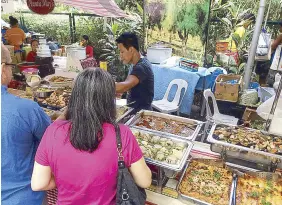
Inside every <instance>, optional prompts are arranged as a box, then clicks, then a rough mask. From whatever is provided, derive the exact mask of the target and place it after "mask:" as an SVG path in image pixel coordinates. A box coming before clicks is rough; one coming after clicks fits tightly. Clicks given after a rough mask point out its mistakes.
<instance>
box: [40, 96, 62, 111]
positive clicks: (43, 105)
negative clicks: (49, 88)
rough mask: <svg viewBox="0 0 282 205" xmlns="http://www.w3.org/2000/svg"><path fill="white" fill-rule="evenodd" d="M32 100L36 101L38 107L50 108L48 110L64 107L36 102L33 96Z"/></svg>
mask: <svg viewBox="0 0 282 205" xmlns="http://www.w3.org/2000/svg"><path fill="white" fill-rule="evenodd" d="M34 101H35V102H37V103H38V105H39V106H40V107H44V108H47V109H50V110H61V109H63V108H64V107H58V106H53V105H49V104H44V103H41V102H38V101H37V99H36V98H34Z"/></svg>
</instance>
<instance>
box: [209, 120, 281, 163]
mask: <svg viewBox="0 0 282 205" xmlns="http://www.w3.org/2000/svg"><path fill="white" fill-rule="evenodd" d="M218 126H221V127H224V126H228V127H235V126H234V125H228V124H213V126H212V128H211V130H210V133H209V135H208V139H207V141H208V142H210V143H211V151H213V152H217V153H220V154H222V153H224V154H225V155H226V156H227V157H229V156H230V157H233V158H237V159H242V160H246V161H249V162H253V163H256V164H259V165H260V164H269V165H271V164H276V163H277V167H278V168H282V155H277V154H272V153H269V152H264V151H259V150H255V149H251V148H249V147H243V146H240V145H234V144H231V143H228V142H224V141H220V140H216V139H214V137H213V135H214V134H213V133H214V131H215V129H216V128H217V127H218ZM244 129H246V130H250V131H257V130H255V129H251V128H245V127H244ZM262 133H263V132H262ZM263 134H264V133H263ZM270 136H273V135H270Z"/></svg>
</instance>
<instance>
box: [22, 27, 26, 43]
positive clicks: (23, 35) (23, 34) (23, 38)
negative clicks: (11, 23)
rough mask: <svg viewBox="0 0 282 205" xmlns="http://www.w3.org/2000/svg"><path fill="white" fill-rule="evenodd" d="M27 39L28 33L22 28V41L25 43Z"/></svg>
mask: <svg viewBox="0 0 282 205" xmlns="http://www.w3.org/2000/svg"><path fill="white" fill-rule="evenodd" d="M25 39H26V35H25V32H24V31H23V30H22V41H23V43H24V41H25Z"/></svg>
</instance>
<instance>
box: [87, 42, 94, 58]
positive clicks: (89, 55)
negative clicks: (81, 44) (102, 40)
mask: <svg viewBox="0 0 282 205" xmlns="http://www.w3.org/2000/svg"><path fill="white" fill-rule="evenodd" d="M86 57H87V58H90V57H93V47H92V46H89V45H88V46H86Z"/></svg>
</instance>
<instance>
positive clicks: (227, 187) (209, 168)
mask: <svg viewBox="0 0 282 205" xmlns="http://www.w3.org/2000/svg"><path fill="white" fill-rule="evenodd" d="M232 183H233V174H232V171H230V169H228V168H226V167H225V164H224V162H223V161H222V160H210V159H192V160H190V161H189V162H188V164H187V165H186V168H185V171H184V172H183V174H182V176H181V179H180V182H179V184H178V186H177V190H178V192H179V193H180V196H181V199H182V200H187V201H190V202H194V203H196V204H201V205H211V204H212V205H229V203H230V200H231V198H230V195H231V189H232Z"/></svg>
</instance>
